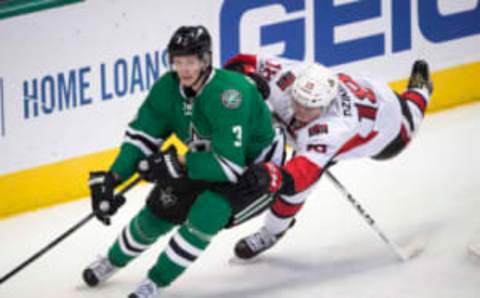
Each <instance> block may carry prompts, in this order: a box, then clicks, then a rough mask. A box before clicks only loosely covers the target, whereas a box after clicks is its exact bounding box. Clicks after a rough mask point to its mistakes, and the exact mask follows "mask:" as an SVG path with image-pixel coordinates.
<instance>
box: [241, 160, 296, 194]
mask: <svg viewBox="0 0 480 298" xmlns="http://www.w3.org/2000/svg"><path fill="white" fill-rule="evenodd" d="M234 189H235V192H236V193H237V194H238V196H239V197H247V196H248V197H259V196H261V195H264V194H273V193H281V194H290V193H292V192H294V184H293V179H292V176H290V174H289V173H288V172H287V171H285V170H284V169H282V168H281V167H279V166H277V165H276V164H274V163H273V162H267V163H261V164H256V165H253V166H251V167H249V168H248V169H247V170H246V171H245V173H244V174H243V175H242V176H241V177H240V179H239V180H238V182H237V184H236V186H235V187H234Z"/></svg>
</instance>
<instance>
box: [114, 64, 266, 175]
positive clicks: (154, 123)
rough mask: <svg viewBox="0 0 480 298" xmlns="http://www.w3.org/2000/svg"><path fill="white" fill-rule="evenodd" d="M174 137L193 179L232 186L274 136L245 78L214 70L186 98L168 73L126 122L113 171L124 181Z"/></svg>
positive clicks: (177, 82)
mask: <svg viewBox="0 0 480 298" xmlns="http://www.w3.org/2000/svg"><path fill="white" fill-rule="evenodd" d="M172 133H175V134H176V135H177V136H178V137H179V138H180V140H182V141H183V142H184V143H185V144H186V145H187V146H188V147H189V152H188V153H187V156H186V162H187V172H188V176H189V177H190V178H191V179H196V180H206V181H232V182H235V181H236V179H237V176H238V175H239V174H241V173H242V172H243V170H244V168H245V166H246V165H248V164H249V163H250V162H252V161H253V160H254V159H255V158H256V157H257V156H258V155H259V154H260V153H261V151H262V150H263V149H264V148H266V147H267V146H269V145H270V144H271V142H272V140H273V136H274V131H273V128H272V122H271V114H270V111H269V109H268V107H267V105H266V104H265V102H264V101H263V99H262V98H261V96H260V94H259V93H258V92H257V89H256V87H255V85H254V84H253V83H252V82H250V81H248V79H247V78H246V77H244V76H243V75H241V74H238V73H234V72H231V71H227V70H222V69H214V70H213V71H212V73H211V74H210V77H209V79H208V81H207V82H206V84H205V85H204V87H203V89H202V90H200V91H199V92H198V93H197V95H196V97H195V98H189V99H187V98H186V96H185V94H184V93H183V90H182V89H181V88H180V86H179V80H178V78H177V76H176V74H175V73H174V72H168V73H166V74H164V75H163V76H162V77H161V78H160V79H159V80H158V81H157V82H156V83H155V85H154V86H153V87H152V89H151V91H150V93H149V95H148V97H147V98H146V100H145V101H144V103H143V104H142V106H141V107H140V109H139V111H138V114H137V116H136V118H135V119H134V120H133V121H132V122H131V123H130V124H129V127H128V128H127V131H126V135H125V140H124V142H123V144H122V147H121V150H120V154H119V155H118V156H117V158H116V160H115V162H114V164H113V165H112V168H111V170H112V171H114V172H116V173H118V174H119V175H120V177H121V178H122V179H123V180H126V179H128V178H129V177H130V176H131V175H133V173H134V172H135V170H136V166H137V163H138V162H139V161H140V160H141V159H143V158H144V157H145V156H147V155H150V154H151V153H153V152H156V151H157V150H158V148H159V146H160V145H161V143H162V142H163V140H164V139H165V138H167V137H168V136H169V135H170V134H172Z"/></svg>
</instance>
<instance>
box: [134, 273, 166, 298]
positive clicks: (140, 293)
mask: <svg viewBox="0 0 480 298" xmlns="http://www.w3.org/2000/svg"><path fill="white" fill-rule="evenodd" d="M158 297H160V288H159V287H158V286H157V284H155V283H154V282H153V281H152V280H151V279H149V278H147V279H145V280H144V281H142V283H141V284H140V285H139V286H138V287H137V289H136V290H135V292H133V293H131V294H130V295H128V298H158Z"/></svg>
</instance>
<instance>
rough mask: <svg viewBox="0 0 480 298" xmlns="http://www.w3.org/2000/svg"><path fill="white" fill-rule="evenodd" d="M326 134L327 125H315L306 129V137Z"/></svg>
mask: <svg viewBox="0 0 480 298" xmlns="http://www.w3.org/2000/svg"><path fill="white" fill-rule="evenodd" d="M321 134H328V124H326V123H316V124H314V125H313V126H311V127H309V128H308V136H309V137H313V136H316V135H321Z"/></svg>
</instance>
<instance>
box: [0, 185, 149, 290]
mask: <svg viewBox="0 0 480 298" xmlns="http://www.w3.org/2000/svg"><path fill="white" fill-rule="evenodd" d="M141 180H142V178H141V177H137V178H136V179H135V180H133V181H132V182H130V183H129V184H128V185H127V186H125V187H124V188H123V189H122V190H121V191H119V192H118V193H117V194H115V197H119V196H123V195H124V194H125V193H127V192H128V191H129V190H130V189H132V188H133V187H134V186H135V185H137V184H138V183H139V182H140V181H141ZM93 217H95V214H94V213H93V212H91V213H90V214H88V215H87V216H85V217H84V218H83V219H82V220H81V221H79V222H78V223H76V224H75V225H73V226H72V227H71V228H70V229H68V230H67V231H66V232H64V233H63V234H61V235H60V236H58V237H57V238H56V239H55V240H53V241H52V242H50V243H49V244H48V245H47V246H45V247H44V248H42V249H41V250H40V251H38V252H37V253H36V254H34V255H33V256H31V257H30V258H28V259H27V260H25V261H24V262H23V263H21V264H20V265H18V266H17V267H15V268H14V269H13V270H12V271H10V272H9V273H7V274H5V275H4V276H3V277H2V278H0V284H3V283H4V282H5V281H7V280H8V279H9V278H10V277H12V276H14V275H15V274H17V273H18V272H19V271H21V270H22V269H23V268H25V267H27V266H28V265H29V264H30V263H32V262H33V261H35V260H36V259H38V258H39V257H41V256H42V255H43V254H45V253H46V252H47V251H49V250H50V249H52V248H53V247H55V246H56V245H57V244H59V243H60V242H61V241H63V240H64V239H65V238H67V237H68V236H70V235H71V234H72V233H73V232H75V231H76V230H78V229H79V228H81V227H82V226H83V225H84V224H86V223H87V222H89V221H90V220H91V219H92V218H93Z"/></svg>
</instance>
